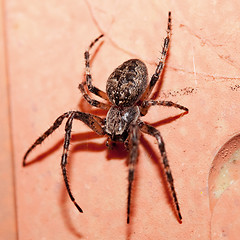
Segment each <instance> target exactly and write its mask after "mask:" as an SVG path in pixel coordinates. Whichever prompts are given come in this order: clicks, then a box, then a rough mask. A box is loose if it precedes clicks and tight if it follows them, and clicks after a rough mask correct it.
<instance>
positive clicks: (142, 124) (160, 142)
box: [138, 120, 182, 223]
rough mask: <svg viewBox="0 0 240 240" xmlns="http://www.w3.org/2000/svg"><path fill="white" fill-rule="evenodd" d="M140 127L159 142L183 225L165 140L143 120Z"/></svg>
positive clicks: (179, 217) (166, 173)
mask: <svg viewBox="0 0 240 240" xmlns="http://www.w3.org/2000/svg"><path fill="white" fill-rule="evenodd" d="M138 125H139V128H140V130H141V131H142V132H144V133H147V134H149V135H151V136H153V137H155V138H156V140H157V142H158V148H159V150H160V152H161V156H162V163H163V166H164V171H165V175H166V177H167V181H168V184H169V186H170V189H171V193H172V197H173V200H174V205H175V208H176V211H177V216H178V219H179V222H180V223H182V215H181V212H180V207H179V204H178V200H177V194H176V191H175V187H174V183H173V177H172V172H171V169H170V166H169V162H168V158H167V153H166V149H165V145H164V141H163V138H162V136H161V134H160V132H159V131H158V130H157V129H156V128H154V127H153V126H151V125H149V124H146V123H144V122H142V121H141V120H138Z"/></svg>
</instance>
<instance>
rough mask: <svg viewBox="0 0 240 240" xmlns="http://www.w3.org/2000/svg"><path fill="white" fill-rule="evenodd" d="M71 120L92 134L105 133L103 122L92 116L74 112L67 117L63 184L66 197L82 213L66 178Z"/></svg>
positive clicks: (63, 157) (62, 163)
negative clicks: (89, 130) (76, 121)
mask: <svg viewBox="0 0 240 240" xmlns="http://www.w3.org/2000/svg"><path fill="white" fill-rule="evenodd" d="M73 119H77V120H80V121H82V122H84V123H85V124H87V125H88V126H89V127H90V128H91V129H92V130H93V131H94V132H96V133H97V134H99V135H104V134H105V131H104V129H103V128H102V126H101V125H102V124H103V123H104V120H103V119H101V118H100V117H98V116H95V115H92V114H88V113H83V112H79V111H74V112H72V113H71V115H70V116H69V118H68V120H67V123H66V126H65V132H66V133H65V138H64V145H63V153H62V160H61V167H62V174H63V179H64V182H65V185H66V188H67V191H68V195H69V197H70V199H71V201H72V202H73V203H74V205H75V206H76V208H77V209H78V210H79V212H83V211H82V209H81V208H80V207H79V205H78V204H77V203H76V201H75V198H74V197H73V194H72V192H71V189H70V186H69V181H68V177H67V169H66V165H67V157H68V150H69V144H70V139H71V131H72V123H73Z"/></svg>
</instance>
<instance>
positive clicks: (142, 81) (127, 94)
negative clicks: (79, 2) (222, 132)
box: [23, 12, 188, 223]
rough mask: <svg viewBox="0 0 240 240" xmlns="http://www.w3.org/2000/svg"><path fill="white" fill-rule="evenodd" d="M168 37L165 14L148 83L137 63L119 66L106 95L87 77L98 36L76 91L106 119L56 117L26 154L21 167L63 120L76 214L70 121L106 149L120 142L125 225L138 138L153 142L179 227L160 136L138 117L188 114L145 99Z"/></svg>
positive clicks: (70, 115) (161, 63)
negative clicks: (102, 139)
mask: <svg viewBox="0 0 240 240" xmlns="http://www.w3.org/2000/svg"><path fill="white" fill-rule="evenodd" d="M170 35H171V12H169V13H168V24H167V36H166V37H165V39H164V44H163V48H162V52H161V58H160V60H159V62H158V65H157V68H156V70H155V72H154V74H153V75H152V77H151V80H150V83H149V84H147V81H148V71H147V67H146V65H145V64H144V63H143V62H142V61H141V60H139V59H130V60H128V61H125V62H124V63H122V64H121V65H120V66H118V67H117V68H116V69H115V70H114V71H113V72H112V74H111V75H110V76H109V78H108V80H107V85H106V93H105V92H103V91H101V90H100V89H98V88H97V87H95V86H93V85H92V76H91V73H90V50H91V49H92V47H93V46H94V45H95V43H96V42H97V41H98V40H99V39H101V38H102V37H103V36H104V35H103V34H102V35H100V36H99V37H98V38H96V39H95V40H94V41H93V42H91V44H90V45H89V47H88V49H87V51H85V53H84V57H85V81H84V82H82V83H81V84H79V90H80V91H81V93H82V94H83V97H84V99H85V100H86V101H87V102H88V103H89V104H90V105H92V106H94V107H97V108H100V109H105V110H107V111H108V112H107V116H106V118H104V119H103V118H100V117H98V116H96V115H93V114H89V113H84V112H80V111H69V112H66V113H64V114H62V115H61V116H59V117H58V118H57V119H56V120H55V122H54V123H53V125H52V126H51V127H50V128H49V129H48V130H47V131H46V132H44V133H43V134H42V135H41V136H40V137H39V138H38V139H37V140H36V141H35V142H34V143H33V145H32V146H31V147H30V148H29V149H28V150H27V152H26V153H25V155H24V159H23V166H25V165H26V159H27V157H28V154H29V153H30V152H31V151H32V150H33V149H34V148H35V147H36V146H37V145H39V144H41V143H42V142H43V141H44V140H45V139H46V138H47V137H48V136H49V135H50V134H52V133H53V132H54V131H55V130H56V129H57V128H58V127H59V126H60V125H61V124H62V122H63V120H64V119H65V118H66V119H67V122H66V125H65V138H64V145H63V153H62V158H61V169H62V174H63V178H64V182H65V185H66V189H67V192H68V195H69V197H70V199H71V201H72V202H73V203H74V205H75V206H76V208H77V209H78V211H79V212H83V210H82V209H81V208H80V206H79V205H78V204H77V202H76V201H75V198H74V196H73V194H72V192H71V190H70V186H69V181H68V177H67V170H66V166H67V160H68V151H69V144H70V139H71V130H72V124H73V120H74V119H76V120H80V121H82V122H83V123H85V124H86V125H87V126H88V127H89V128H91V129H92V130H93V131H94V132H95V133H97V134H98V135H107V142H106V145H107V147H109V148H111V146H112V145H113V144H114V143H115V142H123V143H124V145H125V146H126V148H127V149H128V150H129V159H128V168H129V170H128V198H127V223H129V222H130V206H131V191H132V184H133V180H134V172H135V165H136V162H137V157H138V145H139V138H140V134H141V132H142V133H146V134H149V135H151V136H153V137H154V138H156V140H157V143H158V148H159V150H160V153H161V159H162V163H163V167H164V172H165V175H166V179H167V182H168V185H169V187H170V191H171V195H172V198H173V202H174V206H175V210H176V212H177V217H178V220H179V222H180V223H181V219H182V216H181V213H180V207H179V204H178V200H177V195H176V192H175V188H174V183H173V177H172V173H171V170H170V166H169V163H168V158H167V154H166V150H165V144H164V141H163V138H162V136H161V134H160V132H159V131H158V130H157V129H156V128H154V127H153V126H151V125H149V124H147V123H145V122H143V121H142V120H141V119H140V117H141V116H145V115H146V114H147V112H148V110H149V108H150V107H151V106H156V105H162V106H167V107H175V108H178V109H181V110H184V113H187V112H188V109H187V108H186V107H184V106H182V105H179V104H176V103H173V102H171V101H155V100H152V99H148V97H149V96H150V94H151V92H152V90H153V88H154V86H155V84H156V83H157V81H158V80H159V78H160V76H161V73H162V71H163V68H164V65H165V61H166V56H167V53H168V49H169V42H170ZM85 88H87V89H88V90H89V91H90V92H91V93H93V94H95V95H97V96H98V97H100V98H102V99H105V100H107V101H108V103H102V102H99V101H97V100H94V99H92V98H91V97H90V96H89V95H88V94H87V92H86V89H85Z"/></svg>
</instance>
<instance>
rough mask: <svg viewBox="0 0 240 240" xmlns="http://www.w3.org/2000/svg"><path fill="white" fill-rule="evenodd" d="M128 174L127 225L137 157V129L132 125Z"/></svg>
mask: <svg viewBox="0 0 240 240" xmlns="http://www.w3.org/2000/svg"><path fill="white" fill-rule="evenodd" d="M129 144H130V145H129V151H130V154H129V165H128V166H129V173H128V202H127V223H129V222H130V207H131V192H132V183H133V179H134V172H135V165H136V162H137V157H138V144H139V128H138V125H137V124H133V125H132V128H131V132H130V138H129Z"/></svg>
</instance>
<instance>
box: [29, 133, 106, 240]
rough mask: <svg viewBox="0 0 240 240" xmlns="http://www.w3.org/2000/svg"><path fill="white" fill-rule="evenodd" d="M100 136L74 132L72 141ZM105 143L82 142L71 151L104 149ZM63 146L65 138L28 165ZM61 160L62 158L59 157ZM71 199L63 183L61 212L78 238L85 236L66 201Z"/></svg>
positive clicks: (70, 229) (66, 223) (70, 162)
mask: <svg viewBox="0 0 240 240" xmlns="http://www.w3.org/2000/svg"><path fill="white" fill-rule="evenodd" d="M98 137H99V136H98V135H97V134H96V133H94V132H85V133H80V134H73V135H72V138H71V142H76V141H84V140H85V141H88V140H91V139H96V138H98ZM104 145H105V144H96V143H89V144H86V143H81V144H78V145H77V146H74V147H73V148H72V150H71V153H74V152H76V151H80V150H88V151H102V150H104V149H105V148H104V147H105V146H104ZM62 146H63V139H61V140H59V141H58V142H57V143H56V144H54V145H53V146H52V147H51V148H49V149H48V150H47V151H45V152H44V153H42V154H40V155H38V156H36V157H35V158H33V159H32V160H31V161H30V162H27V163H26V166H30V165H32V164H36V163H38V162H41V161H43V160H44V159H45V158H47V157H48V156H49V155H51V154H53V153H54V152H56V151H57V150H59V148H62ZM71 155H72V154H69V157H68V166H67V167H68V172H69V173H70V172H71V168H72V161H71ZM59 160H60V159H59ZM67 201H69V198H68V192H67V190H66V188H65V185H64V184H62V193H61V198H60V206H61V208H60V209H61V213H62V216H63V220H64V223H65V225H66V227H67V228H68V229H69V231H70V232H71V233H72V234H73V235H75V236H76V237H77V238H79V239H80V238H84V237H83V235H82V234H81V233H80V232H79V230H78V228H77V227H76V225H75V224H74V220H73V218H72V217H71V215H70V211H69V209H68V208H67V205H66V202H67Z"/></svg>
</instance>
